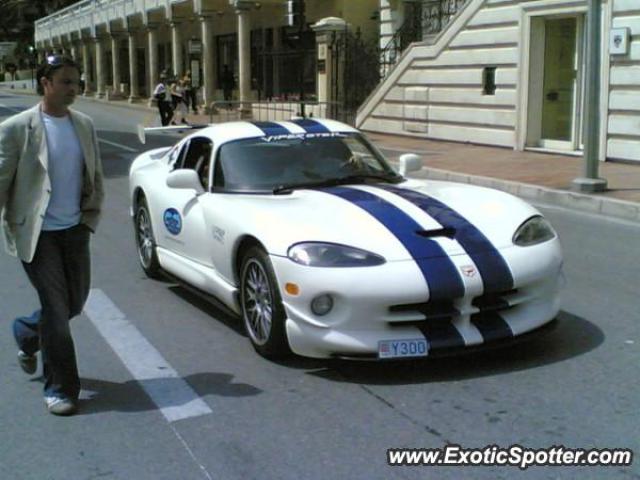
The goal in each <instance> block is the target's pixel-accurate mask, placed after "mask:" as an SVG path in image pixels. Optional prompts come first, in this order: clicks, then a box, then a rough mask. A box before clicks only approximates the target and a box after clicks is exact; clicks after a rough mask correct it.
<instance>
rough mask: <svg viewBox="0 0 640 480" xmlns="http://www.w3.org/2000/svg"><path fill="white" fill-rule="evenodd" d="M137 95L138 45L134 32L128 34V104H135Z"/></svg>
mask: <svg viewBox="0 0 640 480" xmlns="http://www.w3.org/2000/svg"><path fill="white" fill-rule="evenodd" d="M138 97H139V94H138V45H137V42H136V32H133V31H130V32H129V102H135V101H136V100H137V99H138Z"/></svg>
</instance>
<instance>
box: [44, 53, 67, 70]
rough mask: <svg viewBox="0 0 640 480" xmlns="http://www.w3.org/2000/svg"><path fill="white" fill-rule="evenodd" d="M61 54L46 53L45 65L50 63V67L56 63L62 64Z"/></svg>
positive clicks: (55, 65) (56, 64)
mask: <svg viewBox="0 0 640 480" xmlns="http://www.w3.org/2000/svg"><path fill="white" fill-rule="evenodd" d="M63 58H64V57H63V56H62V55H57V54H55V55H47V65H51V66H52V67H57V66H58V65H62V63H63Z"/></svg>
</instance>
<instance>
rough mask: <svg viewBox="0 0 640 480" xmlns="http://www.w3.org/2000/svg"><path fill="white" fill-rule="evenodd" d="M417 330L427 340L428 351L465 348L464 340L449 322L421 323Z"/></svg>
mask: <svg viewBox="0 0 640 480" xmlns="http://www.w3.org/2000/svg"><path fill="white" fill-rule="evenodd" d="M418 329H419V330H420V332H421V333H422V334H423V335H424V337H425V338H426V339H427V343H428V344H429V351H431V350H438V349H440V348H457V347H464V346H465V343H464V338H462V335H461V334H460V332H459V331H458V329H457V328H456V327H455V326H454V325H453V324H452V323H451V322H448V321H447V322H433V323H429V322H423V323H421V324H420V325H418Z"/></svg>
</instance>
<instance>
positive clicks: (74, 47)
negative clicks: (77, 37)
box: [71, 43, 78, 61]
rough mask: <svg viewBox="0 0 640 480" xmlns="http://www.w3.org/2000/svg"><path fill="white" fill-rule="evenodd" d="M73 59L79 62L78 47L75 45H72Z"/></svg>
mask: <svg viewBox="0 0 640 480" xmlns="http://www.w3.org/2000/svg"><path fill="white" fill-rule="evenodd" d="M71 58H73V59H74V60H75V61H78V47H77V46H76V44H75V43H72V44H71Z"/></svg>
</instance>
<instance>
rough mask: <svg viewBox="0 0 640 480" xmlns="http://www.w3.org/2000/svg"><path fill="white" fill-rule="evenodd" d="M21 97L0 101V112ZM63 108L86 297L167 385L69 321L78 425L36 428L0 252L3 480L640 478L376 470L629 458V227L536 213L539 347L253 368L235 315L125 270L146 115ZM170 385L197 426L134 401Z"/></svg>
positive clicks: (604, 471) (18, 299) (36, 394)
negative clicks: (86, 205)
mask: <svg viewBox="0 0 640 480" xmlns="http://www.w3.org/2000/svg"><path fill="white" fill-rule="evenodd" d="M35 101H36V99H35V98H33V97H11V96H1V97H0V116H3V117H5V116H7V115H9V114H11V113H13V112H15V111H16V110H21V109H23V108H25V107H26V106H28V105H31V104H33V103H35ZM77 108H78V109H80V110H82V111H85V112H86V113H88V114H90V115H91V116H92V117H93V118H94V120H95V122H96V125H97V128H98V134H99V137H100V138H101V140H102V142H101V148H102V153H103V162H104V167H105V175H106V190H107V200H106V204H105V214H104V219H103V221H102V223H101V225H100V229H99V231H98V233H97V234H96V235H95V237H94V238H93V240H92V242H93V243H92V251H93V288H94V289H95V290H96V291H99V292H101V294H103V295H104V296H105V297H106V298H108V299H109V301H110V302H112V304H113V305H114V306H115V307H117V309H118V311H119V312H120V313H121V314H122V315H123V317H124V319H121V320H122V323H121V324H122V325H123V328H127V329H129V330H127V331H133V330H130V329H131V328H133V329H135V332H137V333H136V335H139V336H140V338H143V339H144V340H145V341H146V342H147V343H148V345H150V346H152V347H153V349H154V351H155V352H157V353H158V354H159V355H160V356H161V359H162V360H163V362H166V364H165V363H163V367H162V368H163V369H166V368H167V367H166V365H168V366H170V367H171V369H172V370H173V371H175V372H176V374H177V376H175V377H173V376H168V375H162V374H161V372H160V373H159V374H158V377H157V378H149V379H147V380H145V381H136V380H135V379H134V376H133V375H132V373H131V371H132V370H134V371H135V369H136V368H137V367H139V366H140V364H145V362H147V361H149V359H148V358H146V357H144V356H141V355H139V356H138V357H137V358H138V360H137V362H138V363H137V364H136V365H132V364H131V363H130V362H132V361H135V358H136V357H135V356H134V357H130V358H129V360H128V362H129V363H127V362H124V361H123V360H122V359H121V358H122V357H120V356H119V355H118V354H117V351H118V348H119V347H121V345H118V344H114V343H113V342H114V340H113V338H111V340H107V339H106V338H105V337H104V336H103V334H102V333H100V332H99V330H98V329H97V328H96V325H95V323H94V319H93V318H90V316H88V315H87V314H84V315H82V316H80V317H78V318H77V319H75V320H74V322H73V332H74V337H75V340H76V349H77V351H78V357H79V365H80V372H81V377H82V384H83V392H82V395H81V399H82V401H81V405H80V412H79V414H78V415H76V416H74V417H70V418H58V417H54V416H51V415H49V414H47V413H46V411H45V407H44V404H43V402H42V393H41V389H42V383H41V379H40V378H39V377H38V376H34V377H32V378H30V377H28V376H25V375H24V374H23V373H22V371H21V370H20V369H19V367H18V365H17V362H16V360H15V353H16V350H15V345H14V343H13V339H12V336H11V333H10V322H11V320H12V319H13V318H14V317H15V316H17V315H21V314H25V313H30V312H31V311H32V310H33V309H35V308H36V306H37V298H36V295H35V293H34V292H33V290H32V288H31V286H30V285H29V283H28V281H27V278H26V275H25V274H24V273H23V271H22V268H21V266H20V264H19V263H18V262H17V261H16V260H15V259H14V258H12V257H9V256H8V255H6V254H4V253H2V254H0V321H1V325H4V327H3V328H4V329H5V330H4V335H0V376H1V378H2V383H1V386H0V399H2V403H1V404H0V436H1V437H0V478H2V479H5V478H6V479H11V480H13V479H33V480H40V479H55V480H58V479H60V480H62V479H69V478H73V479H95V478H101V479H136V480H146V479H150V480H151V479H153V480H157V479H186V480H190V479H194V480H195V479H207V478H210V479H247V478H249V479H326V478H337V479H361V478H363V479H364V478H367V479H425V478H445V479H448V478H451V479H454V478H455V479H457V478H481V479H484V478H486V479H496V478H527V479H528V478H534V479H547V478H548V479H556V478H561V479H573V478H576V477H577V476H580V477H581V478H586V479H591V478H593V479H601V478H623V479H624V478H636V479H638V478H640V467H639V466H638V463H637V461H636V462H635V463H634V464H633V465H632V466H631V467H626V468H623V467H531V468H529V469H527V470H526V471H521V470H519V469H517V468H516V467H465V468H461V467H442V466H441V467H425V466H403V467H390V466H388V465H387V463H386V451H387V449H388V448H394V447H407V448H427V447H435V448H438V447H443V446H444V445H446V444H449V443H454V444H459V445H461V446H463V447H466V448H468V447H480V448H481V447H485V446H488V445H494V444H495V445H498V446H501V447H509V446H510V445H513V444H519V445H522V446H524V447H528V448H542V447H551V446H553V445H564V446H566V447H570V448H605V447H607V448H615V447H621V448H630V449H632V450H634V451H635V452H638V451H640V435H639V433H640V428H639V426H640V422H639V420H638V415H637V410H638V400H639V399H640V388H639V386H638V378H639V377H640V375H639V374H640V352H639V346H640V336H639V335H638V323H639V321H640V313H639V312H638V309H637V296H638V288H637V283H638V282H637V276H636V270H637V264H638V259H639V258H640V243H639V242H637V241H636V239H637V238H638V236H639V235H640V226H638V225H637V224H634V223H627V222H625V221H618V220H611V219H607V218H604V217H602V216H591V215H588V214H584V213H576V212H574V211H571V210H565V209H561V208H557V207H553V206H543V207H542V210H543V211H544V213H545V214H546V215H547V216H548V218H549V219H550V220H551V222H552V223H553V224H554V226H555V227H556V229H557V230H558V232H559V235H560V237H561V239H562V243H563V247H564V250H565V273H566V277H567V286H566V288H565V291H564V298H563V304H562V313H561V315H560V317H559V322H558V326H557V328H556V329H555V330H554V331H553V332H551V333H550V334H549V335H547V336H545V337H541V338H539V339H535V340H532V341H531V342H528V343H526V344H521V345H519V346H516V347H513V348H508V349H504V350H499V351H495V352H488V353H483V354H476V355H472V356H466V357H460V358H449V359H439V360H429V361H420V362H417V361H415V362H414V361H411V362H403V363H395V364H389V363H387V364H379V363H356V362H330V361H317V360H308V359H301V358H294V359H291V360H289V361H286V362H279V363H274V362H268V361H266V360H264V359H262V358H261V357H259V356H258V355H256V354H255V353H254V351H253V349H252V348H251V346H250V344H249V341H248V339H247V338H246V337H245V335H244V333H243V332H242V329H241V328H240V325H239V323H238V321H237V319H234V318H230V317H227V316H225V315H224V314H222V313H221V312H219V311H218V310H216V309H215V308H214V307H213V306H211V305H210V304H208V303H207V302H205V301H202V300H201V299H199V298H197V297H194V296H193V295H191V294H189V293H188V292H186V291H185V290H184V289H182V288H181V287H178V286H176V285H174V284H172V283H170V282H161V281H153V280H149V279H147V278H146V277H145V276H144V274H143V273H142V271H141V269H140V268H139V266H138V264H137V258H136V252H135V246H134V242H133V230H132V225H131V221H130V219H129V217H128V203H127V173H128V167H129V165H130V163H131V161H132V159H133V158H134V156H135V154H136V153H135V152H136V151H142V150H143V148H151V147H153V146H156V145H162V144H168V143H171V142H172V139H171V138H167V137H153V138H151V139H150V142H149V144H148V145H147V146H145V147H143V146H141V145H140V144H139V143H137V140H136V137H135V125H137V124H138V123H139V122H142V121H145V120H146V119H145V115H146V114H145V113H144V112H136V111H131V110H127V109H124V108H118V107H109V106H104V105H99V104H95V103H91V102H84V101H82V100H79V101H78V102H77ZM107 142H108V143H107ZM131 358H133V360H132V359H131ZM153 361H156V359H155V357H154V360H153ZM184 384H186V385H188V387H189V388H190V389H191V390H192V391H193V392H194V394H195V396H196V397H197V398H198V399H199V400H202V401H204V403H205V404H206V406H207V407H208V408H209V409H210V411H211V413H207V414H204V415H198V416H192V417H188V418H184V419H182V420H176V421H168V420H167V418H166V416H165V415H163V411H162V410H161V407H162V406H161V405H158V404H157V403H156V402H154V399H153V396H151V395H149V393H148V392H149V391H153V389H154V388H155V391H158V390H164V391H171V390H173V389H174V388H178V387H179V386H182V385H184ZM165 406H166V405H165ZM169 406H174V407H182V406H183V405H181V402H180V401H176V402H175V403H174V404H173V405H169Z"/></svg>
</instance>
